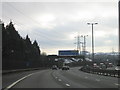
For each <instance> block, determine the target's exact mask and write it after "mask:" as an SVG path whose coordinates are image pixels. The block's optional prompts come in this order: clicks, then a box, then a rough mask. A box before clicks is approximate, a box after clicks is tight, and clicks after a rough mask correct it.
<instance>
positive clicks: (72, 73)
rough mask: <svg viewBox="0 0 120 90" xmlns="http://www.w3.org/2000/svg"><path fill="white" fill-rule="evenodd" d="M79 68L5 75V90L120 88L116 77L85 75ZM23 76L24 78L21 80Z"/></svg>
mask: <svg viewBox="0 0 120 90" xmlns="http://www.w3.org/2000/svg"><path fill="white" fill-rule="evenodd" d="M79 68H80V67H75V68H70V70H61V69H59V70H51V69H47V70H38V71H34V72H29V73H26V74H19V75H15V74H14V75H5V76H3V88H5V87H8V88H118V86H119V84H118V78H116V77H108V76H100V75H96V74H90V73H85V72H82V71H79V70H78V69H79ZM21 75H23V76H22V77H21V78H20V76H21ZM15 76H16V77H15ZM17 76H18V77H19V79H18V77H17ZM14 78H17V79H14ZM7 80H10V81H7Z"/></svg>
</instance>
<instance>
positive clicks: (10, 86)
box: [4, 73, 34, 90]
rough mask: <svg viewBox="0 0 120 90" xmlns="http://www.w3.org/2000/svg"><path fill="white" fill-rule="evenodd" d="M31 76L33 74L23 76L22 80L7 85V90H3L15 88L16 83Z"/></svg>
mask: <svg viewBox="0 0 120 90" xmlns="http://www.w3.org/2000/svg"><path fill="white" fill-rule="evenodd" d="M33 74H34V73H32V74H29V75H27V76H24V77H23V78H21V79H19V80H17V81H16V82H14V83H12V84H11V85H9V86H8V87H7V88H5V89H4V90H8V89H10V88H12V87H13V86H15V85H16V84H17V83H19V82H20V81H22V80H24V79H25V78H27V77H29V76H31V75H33Z"/></svg>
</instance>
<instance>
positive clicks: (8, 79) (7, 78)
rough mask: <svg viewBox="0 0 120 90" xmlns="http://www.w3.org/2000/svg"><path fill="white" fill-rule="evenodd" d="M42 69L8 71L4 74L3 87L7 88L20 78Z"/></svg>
mask: <svg viewBox="0 0 120 90" xmlns="http://www.w3.org/2000/svg"><path fill="white" fill-rule="evenodd" d="M38 71H41V70H34V71H26V72H17V73H8V74H3V75H2V88H6V87H7V86H9V85H10V84H12V83H14V82H15V81H17V80H18V79H20V78H22V77H24V76H26V75H28V74H31V73H35V72H38Z"/></svg>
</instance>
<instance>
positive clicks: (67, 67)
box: [62, 66, 70, 70]
mask: <svg viewBox="0 0 120 90" xmlns="http://www.w3.org/2000/svg"><path fill="white" fill-rule="evenodd" d="M69 69H70V68H69V66H63V67H62V70H69Z"/></svg>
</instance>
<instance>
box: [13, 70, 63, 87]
mask: <svg viewBox="0 0 120 90" xmlns="http://www.w3.org/2000/svg"><path fill="white" fill-rule="evenodd" d="M53 72H54V71H53V70H43V71H40V72H36V73H34V74H33V75H32V76H30V77H28V78H26V79H25V80H23V81H21V82H19V83H18V84H16V85H15V86H14V87H13V88H65V86H63V85H62V84H60V82H58V81H57V80H56V79H55V77H54V76H53V75H52V73H53Z"/></svg>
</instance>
